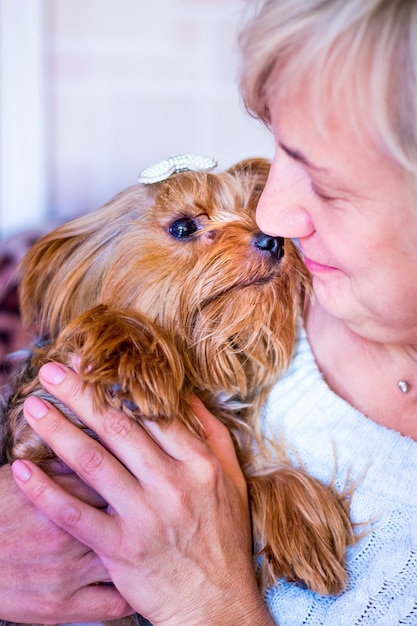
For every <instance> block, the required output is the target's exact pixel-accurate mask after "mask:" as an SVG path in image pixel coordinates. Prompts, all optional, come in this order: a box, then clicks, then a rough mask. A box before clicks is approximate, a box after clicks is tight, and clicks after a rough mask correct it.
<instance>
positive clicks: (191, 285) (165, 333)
mask: <svg viewBox="0 0 417 626" xmlns="http://www.w3.org/2000/svg"><path fill="white" fill-rule="evenodd" d="M177 169H181V168H177ZM195 169H198V168H195ZM210 169H211V167H210ZM184 170H186V171H179V172H174V173H172V174H169V175H165V177H162V178H163V179H162V180H159V182H151V183H150V184H137V185H134V186H132V187H130V188H129V189H127V190H125V191H123V192H122V193H120V194H119V195H117V196H116V197H115V198H114V199H113V200H112V201H111V202H110V203H109V204H107V205H106V206H104V207H103V208H101V209H99V210H97V211H95V212H92V213H90V214H87V215H85V216H83V217H80V218H77V219H75V220H73V221H71V222H69V223H67V224H65V225H63V226H61V227H59V228H57V229H56V230H54V231H53V232H51V233H50V234H47V235H45V236H43V237H42V238H41V239H40V240H39V241H38V242H37V243H36V244H35V245H34V246H33V247H32V248H31V250H30V251H29V253H28V254H27V255H26V257H25V259H24V260H23V264H22V267H21V275H22V279H21V285H20V303H21V310H22V316H23V319H24V322H25V323H26V325H35V326H36V328H37V332H38V334H39V337H41V340H40V341H38V342H37V343H36V344H35V346H34V347H33V349H31V353H30V356H29V358H28V359H27V361H26V362H25V363H24V364H23V366H22V368H21V371H20V372H19V373H18V374H17V376H16V380H15V382H14V385H13V391H12V393H11V395H10V397H9V400H8V406H7V409H6V411H5V417H4V429H3V430H4V434H3V456H4V461H5V462H6V461H8V462H11V461H13V460H15V459H17V458H21V459H31V460H33V461H34V462H36V463H39V464H41V465H42V466H43V467H45V468H46V469H48V465H49V464H50V463H51V462H53V460H54V454H53V452H52V451H51V450H50V449H49V448H48V446H47V445H46V444H45V443H44V442H43V441H41V440H40V439H39V438H38V436H37V435H36V434H35V433H34V432H33V431H32V429H31V428H30V427H29V426H28V424H27V423H26V421H25V419H24V417H23V410H22V405H23V402H24V400H25V398H27V397H28V395H31V394H36V395H39V396H41V397H46V398H47V399H48V400H49V401H50V402H52V403H55V404H56V401H55V400H54V399H53V398H51V397H50V396H49V395H48V394H46V392H45V390H44V389H43V388H42V387H41V385H40V383H39V380H38V375H37V374H38V370H39V368H40V367H41V366H42V364H44V363H46V362H48V361H52V360H54V361H60V362H62V363H65V364H67V365H69V366H71V363H72V359H73V356H74V355H77V363H79V371H80V374H81V376H82V377H83V380H84V381H85V384H87V383H88V384H91V385H92V387H93V389H94V393H95V401H96V403H97V406H103V405H108V406H112V407H116V408H117V409H121V410H122V411H125V412H126V413H127V415H129V417H131V418H132V419H134V420H138V421H141V420H144V419H146V420H158V421H160V422H166V423H168V422H169V421H170V420H172V419H176V418H178V417H179V418H180V419H181V420H182V422H183V423H184V424H185V425H186V426H187V427H188V428H189V429H190V430H191V431H192V432H193V433H195V435H196V436H198V437H200V436H202V428H201V425H200V424H199V421H198V420H197V418H196V416H195V415H194V414H193V412H192V410H191V408H190V397H191V396H192V395H193V394H195V395H197V396H198V397H199V398H200V399H201V400H202V401H203V402H204V404H205V405H206V407H207V408H208V409H209V410H210V411H211V412H212V413H213V414H214V415H216V416H217V417H218V418H219V419H220V420H221V421H222V422H223V423H224V424H225V425H226V426H227V428H228V430H229V431H230V433H231V435H232V438H233V441H234V444H235V447H236V451H237V454H238V458H239V462H240V464H241V467H242V470H243V472H244V474H245V477H246V479H247V483H248V490H249V498H250V505H251V516H252V527H253V546H254V559H255V561H256V565H255V566H256V567H257V568H258V569H259V584H260V587H261V588H263V589H265V588H266V587H268V586H269V585H271V584H273V583H275V582H276V581H278V580H279V579H280V578H283V579H286V580H289V581H294V582H296V583H298V584H301V585H303V586H306V587H308V588H309V589H311V590H313V591H316V592H318V593H321V594H337V593H338V592H340V591H341V590H342V589H343V588H344V586H345V581H346V572H345V567H344V562H345V551H346V547H347V546H348V545H349V544H352V543H354V542H355V535H354V533H353V530H352V526H351V523H350V521H349V502H350V497H349V494H348V490H346V489H345V491H344V492H343V493H338V492H337V491H336V489H335V488H334V486H333V485H327V486H325V485H323V484H322V483H321V482H319V481H318V480H316V479H314V478H312V477H310V476H309V475H308V474H307V473H306V472H305V470H304V469H303V467H302V465H301V464H299V463H298V462H295V463H293V462H291V461H290V460H289V457H290V455H289V454H288V451H287V450H286V449H285V444H283V443H282V442H281V444H280V445H273V444H272V443H269V444H267V443H266V442H265V440H264V439H263V437H262V433H261V427H260V413H261V408H262V405H263V403H264V401H265V399H266V397H267V395H268V392H269V391H270V389H271V387H272V385H274V383H275V382H276V380H277V378H278V376H279V375H280V374H281V373H282V372H283V371H284V370H285V368H286V367H287V366H288V364H289V362H290V359H291V356H292V351H293V345H294V338H295V333H296V326H297V316H298V313H299V310H300V308H301V307H302V303H303V299H304V296H305V294H306V293H308V289H309V277H308V274H307V271H306V269H305V267H304V265H303V263H302V260H301V258H300V256H299V254H298V251H297V248H296V246H295V245H294V243H293V242H292V241H290V240H285V241H284V239H282V238H281V237H271V236H268V235H265V234H264V233H262V232H260V231H259V228H258V227H257V225H256V221H255V210H256V205H257V203H258V200H259V196H260V194H261V192H262V190H263V187H264V185H265V182H266V179H267V176H268V172H269V162H268V161H266V160H264V159H247V160H245V161H241V162H239V163H237V164H236V165H234V166H233V167H231V168H230V169H228V170H227V171H224V172H220V173H213V172H209V171H208V168H207V169H204V168H203V169H200V171H191V170H192V167H190V168H188V170H187V168H184ZM59 408H60V409H61V410H62V411H63V412H65V414H66V415H67V417H68V419H70V420H71V421H72V422H74V423H75V424H77V425H78V426H79V427H80V428H83V425H82V424H81V423H80V422H79V420H78V419H77V417H76V416H75V415H73V414H70V412H69V411H68V410H67V409H65V408H64V407H62V406H60V407H59ZM90 434H91V433H90ZM293 456H294V455H291V457H292V458H293ZM259 557H261V558H259Z"/></svg>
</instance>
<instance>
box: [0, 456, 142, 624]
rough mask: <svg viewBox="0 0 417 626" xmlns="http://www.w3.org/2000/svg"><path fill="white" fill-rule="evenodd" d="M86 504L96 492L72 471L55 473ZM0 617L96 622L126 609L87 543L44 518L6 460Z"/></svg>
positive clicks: (0, 483)
mask: <svg viewBox="0 0 417 626" xmlns="http://www.w3.org/2000/svg"><path fill="white" fill-rule="evenodd" d="M57 479H58V480H59V481H60V483H61V484H62V485H63V486H65V488H66V489H67V490H68V492H72V493H76V494H77V495H78V497H79V498H81V499H83V500H85V501H86V502H89V503H90V504H91V505H98V506H100V502H98V501H97V496H95V494H93V493H92V492H91V489H88V488H87V487H86V485H85V484H83V483H82V482H81V481H80V479H79V478H78V477H77V476H75V475H74V474H65V475H62V476H58V477H57ZM0 494H1V495H0V598H1V601H0V618H1V619H3V620H8V621H11V622H32V623H40V624H48V623H49V624H51V623H54V624H55V623H57V622H59V623H61V622H63V621H67V622H81V621H84V622H86V621H100V620H103V619H111V618H112V617H113V618H116V617H122V616H123V615H128V614H129V613H131V612H132V611H131V609H130V607H129V606H128V604H127V602H126V601H125V600H124V599H123V598H122V597H121V595H120V594H119V592H118V591H117V590H116V589H114V588H112V587H109V586H100V585H97V584H95V583H98V582H100V581H104V580H106V579H108V574H107V572H106V569H105V567H104V565H103V564H102V562H101V561H100V559H99V558H98V557H97V556H96V555H95V554H94V552H92V551H91V549H90V548H88V547H87V546H86V545H83V544H81V543H79V541H77V540H76V539H74V537H72V536H71V535H69V534H67V533H66V532H64V531H63V530H62V529H61V528H59V527H58V526H56V525H55V524H53V523H52V522H51V521H49V520H48V519H47V518H46V517H45V516H44V515H43V514H42V513H41V512H40V511H38V510H37V509H36V508H35V507H34V506H33V505H32V504H31V503H30V502H29V501H28V500H27V498H26V497H25V496H24V495H23V494H22V493H21V491H20V490H19V489H18V488H17V486H16V483H15V481H14V480H13V476H12V472H11V470H10V466H9V465H5V466H4V467H2V468H1V469H0Z"/></svg>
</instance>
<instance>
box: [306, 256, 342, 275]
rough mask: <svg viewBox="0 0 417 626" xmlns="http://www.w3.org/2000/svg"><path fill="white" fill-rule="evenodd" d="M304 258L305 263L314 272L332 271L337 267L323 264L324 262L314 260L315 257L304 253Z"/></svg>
mask: <svg viewBox="0 0 417 626" xmlns="http://www.w3.org/2000/svg"><path fill="white" fill-rule="evenodd" d="M303 259H304V263H305V264H306V267H307V269H308V270H309V271H310V272H311V273H312V274H316V273H318V272H331V271H334V270H336V269H337V268H336V267H333V266H331V265H323V264H322V263H319V262H318V261H313V259H310V258H309V257H307V256H306V255H305V254H303Z"/></svg>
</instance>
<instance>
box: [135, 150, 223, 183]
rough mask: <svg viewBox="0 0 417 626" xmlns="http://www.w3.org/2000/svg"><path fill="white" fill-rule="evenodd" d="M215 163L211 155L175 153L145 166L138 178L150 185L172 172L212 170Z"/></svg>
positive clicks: (167, 176)
mask: <svg viewBox="0 0 417 626" xmlns="http://www.w3.org/2000/svg"><path fill="white" fill-rule="evenodd" d="M216 165H217V159H214V158H213V157H205V156H200V155H198V154H177V155H175V156H171V157H169V158H168V159H166V160H165V161H160V163H156V164H155V165H151V167H147V168H146V169H145V170H143V171H142V172H141V173H140V174H139V176H138V180H139V182H140V183H143V184H145V185H150V184H152V183H159V182H160V181H161V180H166V179H167V178H169V177H170V176H171V175H172V174H178V173H179V172H187V171H191V172H203V171H206V170H212V169H213V168H214V167H216Z"/></svg>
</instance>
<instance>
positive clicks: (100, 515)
mask: <svg viewBox="0 0 417 626" xmlns="http://www.w3.org/2000/svg"><path fill="white" fill-rule="evenodd" d="M12 471H13V475H14V477H15V479H16V482H17V484H18V485H19V487H20V488H21V490H22V491H23V492H24V494H25V495H26V496H27V498H28V499H29V500H30V501H31V502H32V503H33V504H34V505H35V506H36V508H37V509H39V510H40V511H42V512H43V513H44V514H45V515H46V516H47V517H48V518H49V519H51V520H52V521H53V522H54V523H55V524H57V525H58V526H60V527H61V528H63V529H64V530H66V531H67V532H69V533H70V534H72V535H73V536H74V537H76V538H77V539H78V540H79V541H81V542H83V543H86V544H87V545H89V546H90V548H92V550H94V551H96V552H97V554H100V547H101V545H102V543H103V541H104V543H105V538H106V535H107V534H108V535H109V536H111V535H112V534H113V532H114V526H115V519H114V518H113V517H112V516H111V515H108V514H106V513H104V512H103V511H101V510H100V509H97V508H95V507H93V506H90V505H88V504H87V503H85V502H83V501H82V500H79V499H78V498H77V497H76V496H73V495H72V494H71V493H68V492H67V491H66V490H65V489H64V488H63V487H61V486H60V485H58V484H57V483H56V482H55V481H54V480H53V479H52V478H50V477H49V476H47V475H46V474H45V473H44V472H43V471H42V470H41V469H40V468H39V467H38V466H36V465H35V464H34V463H32V462H30V461H20V460H19V461H15V462H14V463H13V465H12ZM91 528H100V529H101V531H100V535H101V537H100V539H99V541H98V542H97V543H95V541H94V534H93V533H91ZM86 538H88V542H87V541H86ZM107 579H108V574H107V572H106V573H105V575H103V578H102V580H107ZM91 582H97V581H91Z"/></svg>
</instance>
